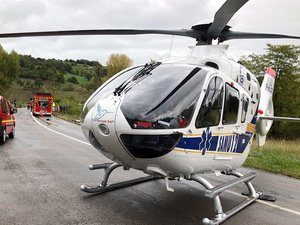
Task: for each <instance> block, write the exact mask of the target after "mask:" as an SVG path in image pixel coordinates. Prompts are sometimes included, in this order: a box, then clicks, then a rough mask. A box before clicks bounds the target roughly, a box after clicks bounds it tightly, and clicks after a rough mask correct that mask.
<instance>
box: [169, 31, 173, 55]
mask: <svg viewBox="0 0 300 225" xmlns="http://www.w3.org/2000/svg"><path fill="white" fill-rule="evenodd" d="M173 41H174V35H172V40H171V45H170V49H169V54H168V58H170V57H171V51H172V47H173Z"/></svg>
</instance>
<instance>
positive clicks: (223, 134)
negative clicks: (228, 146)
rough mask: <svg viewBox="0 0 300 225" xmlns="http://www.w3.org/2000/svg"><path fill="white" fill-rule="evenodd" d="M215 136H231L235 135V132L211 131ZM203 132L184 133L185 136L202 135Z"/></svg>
mask: <svg viewBox="0 0 300 225" xmlns="http://www.w3.org/2000/svg"><path fill="white" fill-rule="evenodd" d="M211 134H212V135H213V136H230V135H234V133H233V132H223V133H214V132H212V133H211ZM201 136H202V134H184V135H183V137H201Z"/></svg>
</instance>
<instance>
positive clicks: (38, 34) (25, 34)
mask: <svg viewBox="0 0 300 225" xmlns="http://www.w3.org/2000/svg"><path fill="white" fill-rule="evenodd" d="M138 34H166V35H179V36H185V37H191V38H196V37H197V36H198V32H197V31H195V30H191V29H190V30H186V29H182V30H137V29H99V30H62V31H39V32H20V33H0V38H19V37H42V36H76V35H138Z"/></svg>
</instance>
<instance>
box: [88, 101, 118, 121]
mask: <svg viewBox="0 0 300 225" xmlns="http://www.w3.org/2000/svg"><path fill="white" fill-rule="evenodd" d="M109 113H113V112H110V111H108V110H107V109H105V108H102V107H101V105H100V104H97V113H96V115H95V116H94V118H93V121H100V120H101V119H102V118H103V117H104V116H105V115H107V114H109Z"/></svg>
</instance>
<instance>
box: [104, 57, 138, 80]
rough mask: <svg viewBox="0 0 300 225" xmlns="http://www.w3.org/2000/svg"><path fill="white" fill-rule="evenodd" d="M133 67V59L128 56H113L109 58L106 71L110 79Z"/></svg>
mask: <svg viewBox="0 0 300 225" xmlns="http://www.w3.org/2000/svg"><path fill="white" fill-rule="evenodd" d="M132 65H133V61H132V59H130V58H129V57H128V56H127V55H126V54H111V55H110V56H109V58H108V61H107V65H106V69H107V75H108V77H111V76H113V75H115V74H116V73H118V72H120V71H121V70H124V69H126V68H127V67H130V66H132Z"/></svg>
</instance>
